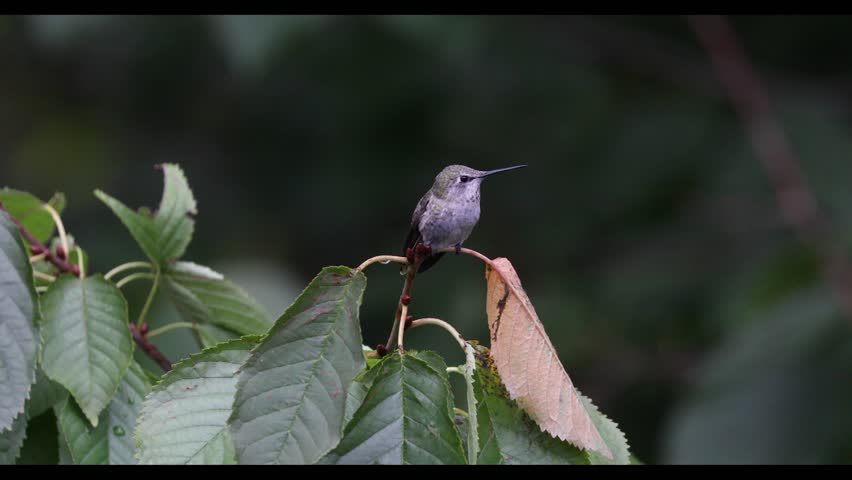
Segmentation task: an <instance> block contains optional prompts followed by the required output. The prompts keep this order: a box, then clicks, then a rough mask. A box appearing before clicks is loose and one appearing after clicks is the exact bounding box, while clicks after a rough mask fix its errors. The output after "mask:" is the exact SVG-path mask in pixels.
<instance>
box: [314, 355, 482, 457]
mask: <svg viewBox="0 0 852 480" xmlns="http://www.w3.org/2000/svg"><path fill="white" fill-rule="evenodd" d="M445 368H446V367H445ZM373 370H375V371H376V372H375V374H374V375H375V378H374V380H373V382H372V385H371V386H370V389H369V391H368V392H367V395H366V396H365V399H364V403H363V404H362V405H361V407H360V408H358V410H357V411H356V412H355V415H354V416H353V418H352V421H351V422H349V424H348V425H347V426H346V432H345V434H344V437H343V440H342V441H341V442H340V445H338V446H337V448H336V449H334V451H332V452H331V453H330V454H328V455H327V456H326V457H325V458H323V460H322V463H336V464H361V465H363V464H464V463H465V455H464V449H463V447H462V441H461V437H460V436H459V433H458V430H457V429H456V427H455V425H454V421H453V399H452V394H451V393H450V389H449V380H448V379H447V373H446V369H444V370H443V373H441V372H439V371H438V370H436V369H435V368H433V367H432V366H431V365H430V364H429V363H427V361H424V360H423V359H421V358H418V357H417V356H414V355H412V354H410V353H408V354H405V355H400V354H399V352H394V353H392V354H390V355H387V356H385V357H384V358H382V360H381V362H379V364H378V365H376V366H375V367H373Z"/></svg>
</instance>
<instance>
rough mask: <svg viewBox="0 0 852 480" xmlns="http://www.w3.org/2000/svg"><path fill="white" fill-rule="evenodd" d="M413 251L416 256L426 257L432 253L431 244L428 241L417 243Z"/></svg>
mask: <svg viewBox="0 0 852 480" xmlns="http://www.w3.org/2000/svg"><path fill="white" fill-rule="evenodd" d="M414 251H415V253H416V254H417V255H418V256H423V257H427V256H429V255H431V254H432V245H431V244H428V243H427V244H423V243H418V244H417V246H416V247H415V249H414Z"/></svg>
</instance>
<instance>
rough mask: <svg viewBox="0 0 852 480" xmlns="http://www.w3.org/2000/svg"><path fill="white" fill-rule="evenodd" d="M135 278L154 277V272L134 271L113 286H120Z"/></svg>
mask: <svg viewBox="0 0 852 480" xmlns="http://www.w3.org/2000/svg"><path fill="white" fill-rule="evenodd" d="M137 278H154V274H153V273H148V272H136V273H133V274H130V275H128V276H126V277H124V278H122V279H121V280H119V281H118V282H117V283H116V284H115V286H116V287H118V288H121V287H123V286H125V285H127V284H128V283H130V282H132V281H133V280H136V279H137Z"/></svg>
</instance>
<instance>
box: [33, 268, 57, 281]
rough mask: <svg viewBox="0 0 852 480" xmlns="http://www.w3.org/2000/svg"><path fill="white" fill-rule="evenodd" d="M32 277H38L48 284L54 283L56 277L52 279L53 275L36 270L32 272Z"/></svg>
mask: <svg viewBox="0 0 852 480" xmlns="http://www.w3.org/2000/svg"><path fill="white" fill-rule="evenodd" d="M33 276H35V277H38V278H40V279H42V280H47V281H48V282H55V281H56V277H54V276H53V275H48V274H47V273H44V272H39V271H38V270H33Z"/></svg>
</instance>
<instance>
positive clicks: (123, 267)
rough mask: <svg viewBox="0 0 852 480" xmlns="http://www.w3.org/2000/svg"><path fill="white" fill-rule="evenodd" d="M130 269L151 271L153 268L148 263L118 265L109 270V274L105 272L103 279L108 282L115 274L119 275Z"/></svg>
mask: <svg viewBox="0 0 852 480" xmlns="http://www.w3.org/2000/svg"><path fill="white" fill-rule="evenodd" d="M131 268H151V269H152V268H153V266H152V265H151V263H149V262H127V263H122V264H121V265H119V266H117V267H115V268H113V269H112V270H110V271H109V272H107V273H106V275H104V278H105V279H107V280H109V279H110V278H112V276H113V275H115V274H117V273H121V272H123V271H125V270H130V269H131Z"/></svg>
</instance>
